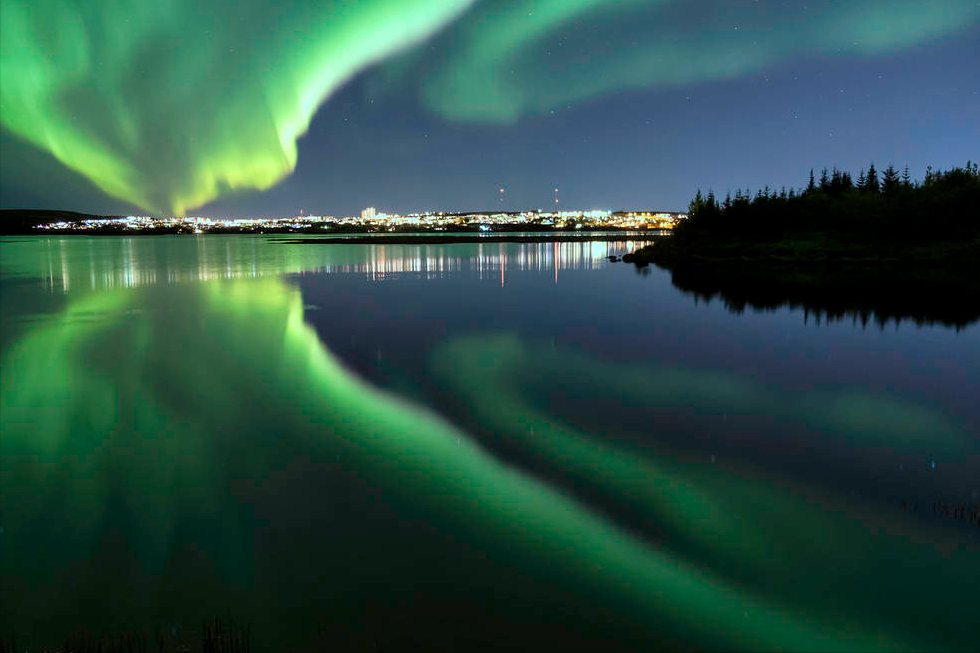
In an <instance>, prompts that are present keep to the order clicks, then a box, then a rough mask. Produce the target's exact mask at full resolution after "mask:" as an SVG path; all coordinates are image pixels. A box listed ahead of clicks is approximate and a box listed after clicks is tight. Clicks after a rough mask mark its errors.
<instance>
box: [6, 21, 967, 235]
mask: <svg viewBox="0 0 980 653" xmlns="http://www.w3.org/2000/svg"><path fill="white" fill-rule="evenodd" d="M927 4H928V3H927ZM614 25H615V24H614ZM623 29H624V30H625V31H624V34H626V33H629V34H632V33H633V32H635V31H636V30H637V29H638V28H636V27H635V26H630V28H629V29H627V28H626V27H625V26H624V28H623ZM686 29H690V28H689V27H688V28H686ZM775 29H778V26H777V27H776V28H775ZM630 30H632V32H631V31H630ZM608 32H609V29H608V26H607V28H606V29H605V33H606V34H607V36H608ZM447 34H448V36H447ZM615 36H616V35H615V34H613V35H612V38H611V39H609V40H608V41H606V42H605V45H604V47H605V48H608V49H611V50H612V51H614V54H616V53H615V50H616V48H619V47H624V48H625V47H627V46H626V45H624V44H621V43H620V42H619V41H618V40H617V39H616V38H615ZM702 36H703V35H702ZM451 38H456V37H454V36H453V34H452V30H451V29H450V30H444V31H443V33H441V34H440V35H437V36H436V37H434V38H433V39H432V40H431V41H430V42H428V43H426V44H424V45H423V46H421V47H420V48H417V49H416V52H410V53H408V54H407V55H404V56H403V57H402V59H404V60H408V61H409V63H410V64H411V65H414V66H415V68H414V69H412V70H410V71H409V72H408V73H407V74H405V75H403V76H402V77H398V78H393V76H392V72H391V70H392V66H393V65H394V66H396V67H397V66H398V65H399V63H398V61H397V60H396V62H395V63H394V64H392V62H391V61H390V60H389V61H386V62H382V63H379V64H376V65H374V66H373V67H371V68H368V69H366V70H363V71H361V72H360V73H359V74H358V75H356V76H355V77H354V78H353V79H351V80H350V81H349V82H347V83H346V84H345V85H344V86H342V87H341V88H340V89H339V90H338V91H337V92H335V93H334V94H333V95H332V96H330V97H329V98H328V100H327V101H326V103H325V104H323V105H322V106H321V107H320V109H319V110H318V111H317V113H316V114H315V116H314V118H313V120H312V123H311V125H310V128H309V131H308V132H307V133H306V134H305V135H304V136H303V137H301V138H300V140H299V141H298V162H297V165H296V169H295V171H294V172H293V173H292V174H291V175H289V176H287V177H286V178H285V179H283V180H282V181H281V182H280V183H279V184H277V185H275V186H274V187H272V188H271V189H269V190H266V191H263V192H259V191H235V192H232V193H230V194H226V195H224V196H223V197H221V198H219V199H218V200H216V201H213V202H211V203H209V204H206V205H205V206H203V207H201V208H200V209H196V210H191V211H190V213H192V214H200V215H219V216H233V215H237V216H255V215H294V214H297V213H299V211H300V210H301V209H302V210H305V211H306V212H307V213H318V214H324V215H349V214H354V213H356V212H358V211H359V210H360V209H361V208H363V207H364V206H369V205H370V206H376V207H378V209H379V210H384V211H389V212H402V213H406V212H411V211H421V210H430V209H446V210H480V209H487V208H502V209H508V210H514V209H521V208H548V207H551V206H554V188H555V187H557V188H558V189H559V192H558V197H559V201H560V204H559V206H560V207H561V208H568V209H571V208H581V209H591V208H608V209H620V208H651V209H663V210H683V209H685V208H686V206H687V202H688V201H689V200H690V198H691V197H692V196H693V194H694V192H695V190H696V189H697V188H699V187H700V188H702V189H709V188H710V189H713V190H714V191H715V192H716V193H717V194H719V195H721V196H724V194H725V192H726V191H729V190H734V189H736V188H745V187H751V188H753V189H755V188H758V187H761V186H763V185H765V184H769V185H770V186H773V187H776V188H779V187H781V186H802V185H804V184H805V183H806V178H807V175H808V171H809V169H810V167H814V168H816V169H817V170H818V171H819V169H820V167H822V166H827V167H833V166H838V167H841V168H846V169H850V170H852V171H854V172H855V173H857V171H858V169H859V168H862V167H866V166H867V165H868V163H869V162H870V161H872V160H874V162H875V164H876V165H878V166H883V165H887V164H888V163H893V164H895V165H896V167H899V168H901V167H902V166H904V165H906V164H907V165H908V166H909V168H910V170H911V172H912V174H913V176H915V177H919V178H921V177H922V175H923V174H924V171H925V167H926V166H927V165H932V166H933V167H936V168H948V167H951V166H955V165H963V164H965V163H966V161H967V159H973V160H977V159H978V158H980V119H978V116H980V74H978V73H977V70H978V67H980V24H978V23H976V22H974V23H972V24H968V25H965V26H964V27H963V28H961V29H956V30H951V31H947V32H945V33H943V34H938V35H935V34H934V35H931V36H926V37H923V38H919V39H913V40H914V41H915V42H914V43H911V44H909V43H904V44H900V45H898V46H894V47H885V48H883V49H882V51H881V52H877V53H868V52H864V51H847V50H843V51H841V52H829V53H828V52H813V51H810V50H806V51H804V50H803V49H801V50H800V51H792V50H790V51H789V52H780V54H779V56H778V57H770V60H769V61H767V62H766V63H765V65H760V66H753V67H750V69H749V70H746V71H739V72H738V73H737V74H734V75H726V76H723V77H725V78H722V79H706V80H700V81H682V82H677V81H672V82H671V83H669V84H662V83H652V84H650V85H649V86H650V87H643V85H637V84H626V85H623V86H627V87H629V88H628V90H621V89H615V88H614V89H612V90H602V91H600V92H596V93H593V94H591V95H590V96H589V97H584V98H581V97H579V98H575V99H574V100H570V101H568V102H564V103H562V104H561V105H560V106H558V107H557V108H553V109H548V108H545V109H542V108H541V106H534V107H531V108H530V109H526V110H525V109H522V110H521V111H519V115H518V116H517V117H516V119H513V118H511V119H506V120H501V119H499V118H498V117H493V116H490V117H481V116H477V117H476V118H474V117H473V116H462V117H461V116H459V115H453V114H452V110H449V111H447V110H444V108H441V107H438V106H436V107H433V105H432V102H426V101H425V99H424V92H420V91H419V90H418V84H415V85H412V84H406V83H404V78H405V77H407V76H412V75H415V76H424V75H426V74H428V73H427V72H426V71H427V70H430V69H431V64H418V63H412V62H413V61H416V60H417V59H418V58H419V56H418V54H417V51H419V50H423V49H424V50H425V53H426V56H428V57H429V58H430V59H432V60H434V61H435V62H436V63H438V64H440V65H446V66H448V65H450V64H449V63H447V61H448V59H449V56H450V55H448V54H447V55H443V54H442V48H444V47H447V48H448V47H450V46H449V45H444V44H445V42H446V40H447V39H451ZM542 47H551V46H542ZM811 50H812V49H811ZM531 56H535V55H534V54H533V53H532V54H531V55H528V54H526V53H525V54H524V55H523V61H525V62H526V61H528V57H531ZM541 56H542V57H543V56H545V55H544V54H542V55H541ZM623 56H625V63H624V60H623V57H620V59H619V60H616V61H611V62H610V66H616V67H618V68H620V69H622V68H623V67H624V66H626V67H628V66H629V65H630V63H629V59H628V53H627V54H626V55H623ZM412 57H414V58H415V59H414V60H413V59H412ZM518 63H519V64H520V62H518ZM426 65H428V66H429V67H428V68H426ZM524 65H528V64H526V63H525V64H524ZM531 65H533V61H532V63H531ZM591 65H592V67H593V69H596V67H598V70H599V71H600V72H601V71H602V66H603V65H604V62H603V60H602V59H601V58H598V57H596V58H593V60H592V61H591ZM637 65H641V64H639V63H637ZM545 73H547V71H545ZM563 74H567V73H563ZM393 79H394V81H392V80H393ZM460 83H462V82H460ZM563 83H567V82H563ZM487 101H488V102H492V101H493V99H492V98H490V99H488V100H487ZM186 110H187V111H193V107H187V109H186ZM476 110H477V111H478V110H479V108H477V109H476ZM0 145H2V151H3V154H2V157H0V162H2V168H0V171H2V177H0V204H2V206H3V207H5V208H11V207H37V208H61V209H74V210H81V211H87V212H97V213H98V212H105V213H116V212H130V211H136V210H137V209H136V208H135V207H133V206H132V205H130V204H128V203H126V202H124V201H121V200H118V199H114V198H111V197H108V196H107V195H106V194H104V193H103V192H101V191H99V190H98V189H97V188H96V187H95V186H94V185H93V184H92V183H91V182H89V181H87V180H86V179H84V178H83V177H82V176H80V175H78V174H76V173H73V172H70V171H68V170H67V169H66V168H65V167H64V166H63V165H61V164H60V163H59V162H58V161H56V160H55V159H54V158H53V157H51V156H50V155H48V154H45V153H43V152H42V151H40V150H39V149H37V148H36V147H35V146H33V145H29V144H27V143H26V142H24V141H23V140H21V139H20V138H18V137H16V136H14V135H12V134H11V133H10V132H9V131H4V133H3V136H2V142H0ZM500 187H504V188H506V192H505V193H504V195H503V200H502V201H501V199H500V198H501V195H500V193H499V191H498V189H499V188H500Z"/></svg>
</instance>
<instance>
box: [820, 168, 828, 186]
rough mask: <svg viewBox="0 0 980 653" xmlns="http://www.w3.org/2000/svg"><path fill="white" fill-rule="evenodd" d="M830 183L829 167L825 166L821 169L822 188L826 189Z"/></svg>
mask: <svg viewBox="0 0 980 653" xmlns="http://www.w3.org/2000/svg"><path fill="white" fill-rule="evenodd" d="M829 185H830V179H829V178H828V177H827V168H824V169H823V170H821V171H820V190H823V191H826V190H827V187H828V186H829Z"/></svg>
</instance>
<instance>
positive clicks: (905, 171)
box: [902, 163, 912, 188]
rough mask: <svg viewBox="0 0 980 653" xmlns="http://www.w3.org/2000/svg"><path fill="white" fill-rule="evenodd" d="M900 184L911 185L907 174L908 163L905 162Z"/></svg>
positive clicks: (910, 178)
mask: <svg viewBox="0 0 980 653" xmlns="http://www.w3.org/2000/svg"><path fill="white" fill-rule="evenodd" d="M902 186H904V187H905V188H911V187H912V177H911V176H910V175H909V164H907V163H906V164H905V170H904V171H903V172H902Z"/></svg>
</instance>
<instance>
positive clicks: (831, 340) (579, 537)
mask: <svg viewBox="0 0 980 653" xmlns="http://www.w3.org/2000/svg"><path fill="white" fill-rule="evenodd" d="M634 246H636V244H632V243H610V244H606V243H601V242H595V243H545V244H500V243H488V244H485V245H481V244H458V245H431V246H414V245H413V246H399V245H386V246H378V245H287V244H277V243H276V242H275V240H274V239H269V238H266V237H246V236H203V237H190V236H186V237H152V238H150V237H148V238H133V239H126V238H103V239H98V238H82V237H73V238H60V239H58V238H52V239H33V238H20V239H5V240H4V241H3V242H2V243H0V269H2V276H0V310H2V314H0V346H2V371H0V375H2V376H0V381H2V395H0V426H2V440H0V444H2V448H0V459H2V468H0V472H2V476H0V490H2V495H0V605H2V606H3V608H2V610H0V637H3V638H4V641H5V642H9V641H10V640H11V639H13V638H16V640H17V642H18V648H19V649H23V648H25V647H27V648H31V650H39V649H42V648H44V647H51V646H54V645H57V644H59V643H61V642H63V641H65V639H66V638H71V637H75V638H76V639H77V638H83V639H84V638H85V637H88V638H89V641H94V640H95V639H98V638H99V637H103V638H111V637H113V636H119V633H130V634H134V633H135V634H137V635H139V636H141V637H145V638H146V639H147V640H148V641H149V649H150V650H156V646H157V644H156V642H158V641H159V642H163V643H164V644H165V645H166V647H168V650H169V649H170V648H172V649H174V650H176V649H178V648H179V647H180V646H187V647H188V648H189V649H190V650H196V649H200V648H201V645H202V644H201V642H202V633H203V629H204V628H203V626H202V623H201V622H202V620H203V619H210V620H211V623H212V624H213V620H214V618H215V617H218V618H219V619H221V620H222V623H223V624H224V626H223V627H224V628H225V629H226V632H227V629H228V628H231V629H232V630H233V631H234V632H236V633H237V634H238V635H239V636H240V637H242V638H247V639H248V640H249V641H250V642H251V646H252V649H253V650H264V649H269V650H282V649H290V648H292V649H323V648H334V649H339V650H346V649H368V650H404V649H409V648H419V649H425V650H432V649H440V650H443V649H467V650H468V649H473V648H529V649H537V650H556V649H561V650H569V649H582V650H610V649H617V648H621V649H630V648H632V649H637V648H641V649H650V648H668V649H671V650H675V649H678V648H692V649H724V650H733V649H751V650H758V649H808V650H822V651H826V650H838V649H847V650H851V649H857V650H883V649H898V650H909V649H921V650H937V649H963V650H967V649H970V648H971V647H972V646H974V645H975V636H976V614H977V613H976V597H977V587H980V538H978V533H980V528H978V525H977V524H978V521H977V519H978V518H977V517H976V515H977V512H976V511H977V509H978V507H980V505H978V504H980V497H978V492H980V436H978V428H977V425H978V424H980V401H978V399H980V328H978V326H977V325H976V324H972V325H968V326H966V327H965V328H960V329H958V330H957V329H952V328H947V327H944V326H928V325H922V326H916V325H915V324H912V323H909V322H905V323H901V324H896V323H894V322H889V323H887V324H885V326H884V327H883V328H882V327H879V326H878V325H876V324H875V323H874V321H873V320H871V321H870V322H869V323H868V324H867V325H863V324H862V321H861V320H860V319H854V320H851V319H844V320H840V321H834V322H831V323H827V322H826V321H825V320H818V319H815V317H814V315H813V314H812V313H811V312H809V311H808V312H807V314H806V315H805V314H804V311H803V309H790V308H781V309H777V310H775V311H766V312H754V311H752V310H747V311H745V312H742V313H733V312H729V311H728V310H726V308H725V306H723V305H721V304H719V303H718V302H710V303H707V304H705V303H704V301H697V302H696V301H695V298H694V297H693V296H689V295H685V294H683V293H681V292H680V291H678V290H677V289H675V288H674V287H673V286H672V285H671V280H670V275H669V274H667V273H665V272H663V271H661V270H659V269H656V268H653V269H652V271H650V272H649V273H648V274H638V273H637V272H636V271H635V269H634V268H633V267H632V266H627V265H624V264H622V263H609V262H607V261H606V259H605V258H604V257H605V256H606V255H608V254H621V253H623V252H625V251H628V250H629V249H630V248H632V247H634ZM232 624H233V625H232ZM114 634H115V635H114ZM134 636H135V635H134Z"/></svg>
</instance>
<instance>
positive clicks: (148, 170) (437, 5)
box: [0, 0, 472, 214]
mask: <svg viewBox="0 0 980 653" xmlns="http://www.w3.org/2000/svg"><path fill="white" fill-rule="evenodd" d="M471 1H472V0H361V1H360V2H358V1H356V0H335V1H333V2H295V3H289V5H283V4H282V3H279V2H250V3H240V2H209V3H207V4H206V5H201V3H199V2H195V1H194V0H161V1H160V2H151V3H146V2H125V3H116V2H98V1H96V2H83V3H79V2H74V1H73V0H39V1H34V0H30V1H21V0H2V2H0V13H2V15H3V21H2V22H0V25H2V31H0V67H2V69H3V75H2V77H0V105H2V108H3V111H2V123H3V127H4V128H5V129H7V130H9V131H11V132H13V133H14V134H17V135H18V136H20V137H21V138H23V139H26V140H27V141H30V142H31V143H33V144H35V145H36V146H38V147H40V148H42V149H43V150H45V151H48V152H50V153H51V154H53V155H54V156H55V157H57V159H58V160H59V161H61V162H62V163H64V164H65V165H66V166H68V167H69V168H71V169H72V170H75V171H77V172H79V173H81V174H83V175H85V176H86V177H88V178H89V179H91V180H92V181H93V182H94V183H95V184H96V185H97V186H98V187H99V188H101V189H102V190H103V191H105V192H106V193H107V194H109V195H111V196H114V197H117V198H121V199H125V200H127V201H129V202H132V203H133V204H136V205H138V206H140V207H143V208H145V209H148V210H151V211H156V212H160V213H173V214H183V213H184V212H185V211H186V210H187V209H188V208H191V207H196V206H200V205H202V204H204V203H206V202H207V201H209V200H212V199H214V198H216V197H217V196H218V195H219V194H220V193H221V192H222V191H224V190H228V189H236V188H258V189H265V188H268V187H270V186H272V185H273V184H275V183H276V182H277V181H279V180H280V179H282V178H283V176H285V175H286V174H288V173H289V172H291V171H292V170H293V168H294V167H295V165H296V140H297V138H299V136H300V135H302V134H303V133H304V132H305V131H306V129H307V127H308V126H309V122H310V119H311V118H312V117H313V114H314V112H315V111H316V109H317V108H318V107H319V105H320V104H321V103H322V102H323V101H324V99H325V98H326V97H327V96H328V95H329V94H330V93H331V92H333V91H334V90H335V89H336V88H337V87H339V86H340V85H341V84H343V83H344V82H345V81H347V80H348V79H349V78H350V77H351V76H352V75H354V74H355V73H356V72H358V71H359V70H361V69H362V68H364V67H365V66H368V65H369V64H371V63H374V62H376V61H378V60H380V59H381V58H383V57H385V56H386V55H389V54H391V53H392V52H394V51H396V50H397V49H399V48H402V47H405V46H407V45H410V44H412V43H413V42H415V41H418V40H420V39H422V38H424V37H426V36H428V35H429V34H430V33H431V32H432V31H433V30H435V29H437V28H438V27H440V26H441V25H443V24H444V23H445V22H446V21H447V20H450V19H451V18H453V17H454V16H456V15H457V14H458V13H459V12H460V11H461V10H462V9H464V8H465V7H466V6H467V5H468V4H469V3H470V2H471Z"/></svg>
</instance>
